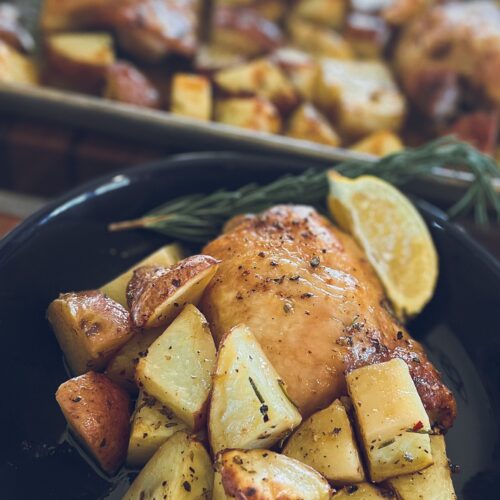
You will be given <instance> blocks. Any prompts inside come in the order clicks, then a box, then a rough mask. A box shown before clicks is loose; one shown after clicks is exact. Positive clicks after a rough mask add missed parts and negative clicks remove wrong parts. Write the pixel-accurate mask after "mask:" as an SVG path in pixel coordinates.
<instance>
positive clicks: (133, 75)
mask: <svg viewBox="0 0 500 500" xmlns="http://www.w3.org/2000/svg"><path fill="white" fill-rule="evenodd" d="M104 97H106V98H107V99H112V100H113V101H119V102H123V103H125V104H133V105H135V106H141V107H143V108H158V107H159V106H160V93H159V92H158V90H157V89H156V88H155V86H154V85H153V84H152V83H151V82H150V81H149V80H148V78H147V77H146V75H144V73H142V72H141V71H139V70H138V69H137V68H136V67H135V66H133V65H132V64H129V63H127V62H123V61H119V62H117V63H115V64H112V65H111V66H109V67H108V68H107V71H106V86H105V89H104ZM124 295H125V294H124Z"/></svg>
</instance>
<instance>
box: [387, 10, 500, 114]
mask: <svg viewBox="0 0 500 500" xmlns="http://www.w3.org/2000/svg"><path fill="white" fill-rule="evenodd" d="M395 57H396V67H397V69H398V72H399V75H400V77H401V80H402V83H403V86H404V88H405V90H406V92H407V93H408V95H409V96H410V98H411V99H412V100H413V101H414V102H415V101H416V102H417V104H418V102H419V97H422V96H426V95H428V94H429V92H431V94H432V92H433V90H434V89H435V88H436V86H441V87H442V86H443V85H444V84H445V83H446V81H445V80H449V81H450V85H449V89H450V92H452V93H453V92H454V89H453V85H455V83H454V81H453V78H452V77H451V76H452V75H456V76H457V77H459V78H460V79H463V80H465V81H466V82H467V83H468V85H469V86H471V87H473V88H474V89H476V90H478V91H479V92H480V93H481V94H483V95H484V96H485V97H487V98H488V99H489V100H490V101H491V102H492V103H493V105H495V106H497V107H498V106H499V105H500V79H499V78H498V75H499V73H500V9H499V8H498V6H497V5H496V4H495V3H494V2H486V1H481V2H468V3H458V2H454V3H450V4H446V5H442V6H436V7H434V8H431V9H429V10H428V11H426V12H425V14H424V15H422V16H421V17H419V18H417V19H415V20H414V21H413V22H411V23H410V24H409V25H408V27H407V28H406V29H405V31H404V33H403V35H402V37H401V40H400V42H399V44H398V47H397V49H396V56H395ZM450 75H451V76H450ZM425 82H427V83H428V84H427V85H426V84H425ZM449 95H450V94H449V93H448V96H449ZM422 101H424V102H425V98H423V99H422Z"/></svg>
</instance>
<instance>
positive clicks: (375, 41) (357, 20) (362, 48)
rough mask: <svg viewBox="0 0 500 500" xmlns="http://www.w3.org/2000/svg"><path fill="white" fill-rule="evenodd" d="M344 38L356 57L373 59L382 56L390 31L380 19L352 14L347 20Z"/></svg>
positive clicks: (356, 13) (368, 15)
mask: <svg viewBox="0 0 500 500" xmlns="http://www.w3.org/2000/svg"><path fill="white" fill-rule="evenodd" d="M344 36H345V38H346V40H347V41H348V42H349V43H350V45H351V47H352V48H353V49H354V52H355V53H356V55H357V56H358V57H360V58H365V59H375V58H379V57H381V56H382V55H383V51H384V49H385V47H386V45H387V42H388V41H389V38H390V36H391V31H390V29H389V26H388V25H387V23H386V22H385V21H384V20H383V19H382V18H381V17H379V16H374V15H370V14H365V13H362V12H354V13H352V14H350V15H349V17H348V18H347V23H346V26H345V28H344Z"/></svg>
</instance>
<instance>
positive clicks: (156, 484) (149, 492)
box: [123, 431, 214, 500]
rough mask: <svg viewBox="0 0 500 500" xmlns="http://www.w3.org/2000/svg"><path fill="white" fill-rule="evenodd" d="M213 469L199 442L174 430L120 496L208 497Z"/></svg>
mask: <svg viewBox="0 0 500 500" xmlns="http://www.w3.org/2000/svg"><path fill="white" fill-rule="evenodd" d="M213 481H214V473H213V470H212V462H211V461H210V457H209V456H208V453H207V451H206V450H205V448H204V447H203V445H202V444H201V443H200V442H198V441H197V440H196V439H194V438H193V437H191V436H189V435H188V434H187V433H185V432H184V431H179V432H176V433H175V434H174V435H173V436H172V437H171V438H170V439H168V440H167V441H166V442H165V443H164V444H163V445H162V446H161V447H160V448H159V449H158V451H157V452H156V453H155V454H154V455H153V457H152V458H151V460H150V461H149V462H148V463H147V464H146V466H145V467H144V468H143V469H142V471H141V472H140V474H139V475H138V476H137V478H136V479H135V481H134V482H133V483H132V486H131V487H130V488H129V490H128V491H127V493H125V496H124V497H123V500H152V499H154V498H156V499H162V498H168V499H172V500H174V499H175V500H188V499H192V500H201V499H206V500H210V498H212V488H213Z"/></svg>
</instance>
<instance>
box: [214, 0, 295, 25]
mask: <svg viewBox="0 0 500 500" xmlns="http://www.w3.org/2000/svg"><path fill="white" fill-rule="evenodd" d="M216 5H217V6H226V7H247V8H251V9H253V10H255V11H256V12H258V13H259V14H260V15H261V16H262V17H265V18H266V19H269V20H270V21H279V20H280V19H281V18H282V17H283V16H284V15H285V14H286V12H287V9H288V0H217V1H216Z"/></svg>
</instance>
